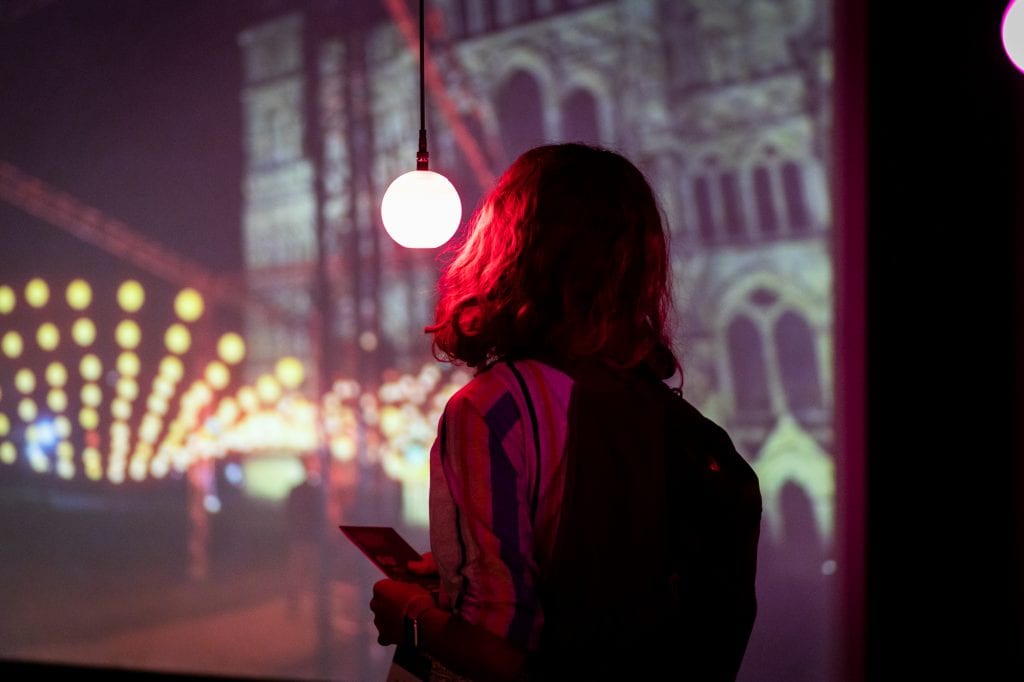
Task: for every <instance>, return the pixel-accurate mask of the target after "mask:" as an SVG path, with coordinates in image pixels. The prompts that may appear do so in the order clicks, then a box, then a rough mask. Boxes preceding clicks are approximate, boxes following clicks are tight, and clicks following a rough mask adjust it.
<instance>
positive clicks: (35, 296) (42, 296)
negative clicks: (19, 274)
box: [25, 277, 50, 308]
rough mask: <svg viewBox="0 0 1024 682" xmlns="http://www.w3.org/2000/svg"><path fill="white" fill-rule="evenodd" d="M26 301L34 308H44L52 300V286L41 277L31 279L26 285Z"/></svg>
mask: <svg viewBox="0 0 1024 682" xmlns="http://www.w3.org/2000/svg"><path fill="white" fill-rule="evenodd" d="M25 300H26V301H28V304H29V305H30V306H32V307H33V308H42V307H43V306H44V305H46V302H47V301H49V300H50V285H48V284H47V283H46V282H45V281H44V280H43V279H41V278H39V277H34V278H32V279H30V280H29V282H28V284H26V285H25Z"/></svg>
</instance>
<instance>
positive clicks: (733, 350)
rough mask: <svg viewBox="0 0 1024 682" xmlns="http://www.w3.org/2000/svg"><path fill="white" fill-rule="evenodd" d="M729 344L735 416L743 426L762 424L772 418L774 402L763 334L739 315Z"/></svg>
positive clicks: (748, 319) (734, 321)
mask: <svg viewBox="0 0 1024 682" xmlns="http://www.w3.org/2000/svg"><path fill="white" fill-rule="evenodd" d="M726 345H727V348H728V353H729V368H730V370H731V374H732V384H733V390H734V394H735V397H736V417H737V419H738V420H739V421H740V422H741V423H747V424H758V423H763V422H764V421H765V420H767V419H770V418H771V416H772V402H771V393H770V391H769V387H768V373H767V370H766V367H765V355H764V344H763V342H762V339H761V334H760V333H759V332H758V330H757V327H756V326H755V325H754V323H753V322H752V321H751V320H750V318H748V317H746V316H744V315H739V316H737V317H736V318H735V319H734V320H733V321H732V322H731V323H730V324H729V328H728V331H727V333H726Z"/></svg>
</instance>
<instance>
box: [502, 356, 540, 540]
mask: <svg viewBox="0 0 1024 682" xmlns="http://www.w3.org/2000/svg"><path fill="white" fill-rule="evenodd" d="M505 364H507V365H508V367H509V369H511V370H512V374H514V375H515V377H516V380H517V381H518V382H519V388H520V390H522V392H523V397H524V398H526V409H528V410H529V411H530V422H531V423H532V425H533V449H534V453H535V454H536V455H537V466H536V467H535V468H534V474H533V499H532V500H530V518H531V519H533V520H534V521H536V519H537V496H538V494H539V492H540V461H541V460H540V427H539V426H538V425H537V412H536V411H535V410H534V409H533V400H532V399H531V398H530V389H528V388H527V387H526V379H524V378H523V375H522V374H520V373H519V370H518V369H516V366H515V365H514V364H512V361H511V360H506V361H505Z"/></svg>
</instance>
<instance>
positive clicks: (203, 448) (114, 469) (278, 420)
mask: <svg viewBox="0 0 1024 682" xmlns="http://www.w3.org/2000/svg"><path fill="white" fill-rule="evenodd" d="M19 291H21V292H22V295H21V297H20V300H19V295H18V293H19ZM96 298H97V294H96V293H95V292H94V289H93V286H92V285H91V284H90V283H89V282H87V281H86V280H85V279H82V278H78V279H74V280H73V281H71V282H70V283H69V284H67V286H66V288H65V290H64V301H65V303H66V306H67V308H66V309H63V308H62V304H61V303H60V302H59V301H58V300H57V299H58V296H55V295H54V294H53V292H52V291H51V285H50V284H49V283H47V282H46V281H45V280H44V279H42V278H34V279H32V280H30V281H28V282H27V283H26V284H24V286H23V287H21V288H16V287H15V286H12V285H10V284H0V325H2V326H0V352H2V356H0V361H2V362H3V363H4V371H3V373H2V374H0V377H3V379H2V380H0V466H2V465H14V464H16V463H17V462H18V461H19V460H22V461H24V462H25V463H27V465H28V466H29V467H30V468H31V469H32V470H33V471H35V472H36V473H39V474H56V475H57V476H59V477H60V478H63V479H74V478H76V477H77V476H79V475H80V474H84V476H85V477H86V478H87V479H88V480H91V481H107V482H109V483H113V484H121V483H124V482H126V481H135V482H142V481H145V480H147V479H150V478H152V479H162V478H165V477H167V476H168V475H170V474H173V473H175V472H177V473H184V472H186V471H187V470H188V469H189V467H190V466H192V465H193V464H195V463H197V462H201V461H208V460H216V459H224V458H227V457H239V458H243V459H244V458H247V457H266V456H286V457H287V456H293V457H294V456H301V455H303V454H308V453H310V452H313V451H315V449H316V446H317V438H318V435H317V434H318V429H317V420H318V419H319V418H321V417H322V418H323V420H324V426H325V429H324V430H325V433H326V436H327V438H328V440H329V449H330V453H331V456H332V457H333V458H334V459H336V460H340V461H351V460H353V459H354V458H355V457H356V455H357V452H358V450H359V447H360V440H361V442H362V447H363V448H364V449H365V452H366V453H367V458H368V460H369V461H371V462H373V463H377V464H379V465H380V466H381V467H383V469H384V471H385V472H386V474H387V475H388V476H389V477H391V478H393V479H397V480H401V481H402V482H403V483H407V484H410V483H412V484H415V485H416V486H419V484H420V483H424V482H425V481H426V476H427V471H428V457H427V453H428V452H429V446H430V443H431V442H432V440H433V437H434V434H435V429H436V424H437V420H438V418H439V417H440V414H441V410H443V408H444V404H445V402H447V399H448V398H449V397H450V396H451V394H452V393H454V392H455V391H456V390H457V389H458V388H459V387H460V386H462V385H463V384H465V383H466V381H468V379H469V376H468V375H467V374H465V373H464V372H461V371H459V370H457V369H448V370H447V371H442V369H441V368H440V367H439V366H438V365H437V364H436V363H435V364H428V365H424V366H423V368H422V369H421V370H420V372H419V373H418V374H416V375H412V374H397V373H396V374H395V376H394V378H392V379H391V380H389V381H385V382H383V383H382V384H381V385H380V386H379V388H377V389H376V390H369V389H368V390H363V389H361V387H360V386H359V384H358V383H357V382H356V381H354V380H352V379H346V378H339V379H337V380H335V381H334V382H333V384H332V385H331V387H330V389H329V390H328V391H327V392H326V393H325V394H324V395H323V396H321V397H320V398H319V399H318V400H316V401H311V400H309V399H308V398H307V397H306V396H305V395H304V394H303V393H302V387H303V384H304V382H305V378H306V375H307V371H306V368H305V367H304V365H303V364H302V362H301V361H300V360H298V359H297V358H294V357H282V358H280V359H278V360H277V362H276V363H275V365H274V369H273V371H272V372H268V373H266V374H263V375H261V376H259V377H258V378H257V379H256V380H255V381H253V382H252V383H248V384H243V385H240V386H237V388H236V385H237V384H239V383H240V382H239V381H238V380H237V377H235V375H236V374H238V368H239V367H240V365H241V363H242V361H243V360H244V358H245V355H246V343H245V341H244V339H243V338H242V336H241V335H240V334H238V333H237V332H233V331H229V332H226V333H222V334H220V336H219V337H218V338H217V340H216V343H215V344H212V345H213V348H210V349H199V350H197V349H195V348H194V345H195V344H194V339H193V336H194V333H193V327H194V325H195V324H196V323H197V322H198V321H199V320H200V318H201V317H202V316H203V313H204V309H205V303H204V300H203V297H202V295H201V294H200V293H199V292H198V291H196V290H195V289H192V288H184V289H181V290H180V291H179V292H178V293H177V295H176V296H175V297H174V300H173V316H168V317H169V318H170V319H169V321H168V322H167V323H166V326H164V327H163V328H162V334H157V335H155V336H154V335H151V334H150V333H149V332H148V331H147V330H146V329H144V328H143V326H142V325H143V324H146V323H145V322H143V320H142V317H141V316H140V315H139V313H140V311H141V310H142V308H143V305H144V304H145V301H146V292H145V290H144V288H143V287H142V285H141V284H140V283H139V282H137V281H135V280H125V281H123V282H122V283H121V284H120V285H119V286H118V287H117V288H116V293H115V294H114V296H113V298H114V299H115V300H116V303H117V307H116V309H114V308H113V306H107V307H108V308H109V309H112V310H116V314H117V317H118V318H119V319H117V320H116V322H113V321H112V322H109V323H106V324H104V323H103V322H102V321H101V323H100V324H97V321H96V319H95V317H96V316H95V315H90V310H94V309H95V308H101V307H102V306H94V305H93V303H94V299H96ZM19 306H23V307H25V308H26V309H27V310H28V311H29V312H30V313H32V314H31V315H29V316H28V317H25V316H21V317H16V316H15V315H14V312H15V310H16V309H17V308H18V307H19ZM69 312H70V315H68V314H67V313H69ZM150 317H152V316H150ZM60 319H66V320H67V322H66V324H65V325H64V327H63V328H62V326H61V325H60V324H58V322H56V321H54V320H60ZM147 319H148V318H147ZM104 334H111V339H109V340H112V341H113V343H112V344H111V343H107V344H103V343H101V341H103V340H104V339H103V338H102V337H103V335H104ZM65 335H66V336H67V339H68V340H67V342H65ZM153 338H156V339H157V342H158V343H159V344H160V348H159V349H156V348H154V347H152V346H149V347H147V346H146V345H145V344H146V343H152V339H153ZM105 349H106V350H105ZM142 350H146V351H147V352H146V353H144V355H145V356H147V357H155V356H158V355H159V356H160V358H159V360H157V361H156V362H155V363H152V364H153V365H154V366H153V367H145V366H144V361H143V359H142V357H141V356H140V351H142ZM156 350H159V352H154V351H156ZM203 358H209V359H208V360H205V361H204V360H203ZM76 370H77V372H76ZM8 377H12V378H13V380H10V381H9V380H8V379H7V378H8ZM147 380H148V381H147ZM143 386H148V388H147V390H146V392H145V393H143V391H142V387H143ZM69 393H70V394H71V395H72V396H74V395H77V400H75V399H74V398H73V397H69ZM75 407H77V412H75V409H74V408H75ZM360 429H362V431H361V432H360ZM0 473H2V468H0ZM407 487H408V486H407Z"/></svg>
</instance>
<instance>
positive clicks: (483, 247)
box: [370, 144, 681, 680]
mask: <svg viewBox="0 0 1024 682" xmlns="http://www.w3.org/2000/svg"><path fill="white" fill-rule="evenodd" d="M438 286H439V300H438V303H437V308H436V318H435V323H434V324H433V325H432V326H430V327H428V328H427V330H426V331H427V332H428V333H430V334H432V335H433V348H434V354H435V356H436V357H437V358H438V359H440V360H444V361H449V362H453V363H462V364H465V365H468V366H469V367H472V368H474V369H475V370H476V373H475V375H474V377H473V379H472V380H471V381H470V382H469V383H468V384H467V385H466V386H464V387H463V388H462V389H461V390H460V391H458V392H457V393H456V394H455V395H454V396H453V397H452V398H451V399H450V401H449V402H448V404H447V406H446V408H445V412H444V415H443V417H442V419H441V423H440V425H439V432H438V438H437V440H436V441H435V443H434V446H433V448H432V451H431V458H430V467H431V480H430V544H431V550H432V551H431V553H429V555H428V556H427V557H426V559H427V560H426V562H425V563H424V565H422V566H419V567H418V568H419V569H420V570H425V571H429V570H433V569H434V567H435V564H436V570H437V572H438V573H439V576H440V582H441V588H440V592H439V594H438V595H437V597H436V599H435V598H434V597H433V596H432V595H431V594H429V593H428V592H426V591H425V590H423V589H422V588H420V587H417V586H414V585H411V584H407V583H401V582H396V581H393V580H382V581H380V582H378V583H377V584H376V585H375V586H374V595H373V599H372V601H371V604H370V607H371V609H372V610H373V612H374V623H375V625H376V626H377V628H378V631H379V638H378V641H379V642H380V643H381V644H385V645H387V644H392V643H399V644H405V645H411V644H412V643H413V642H411V641H410V638H412V639H415V640H416V641H415V644H416V646H417V648H418V649H419V650H421V651H422V652H424V653H426V654H427V655H428V656H429V657H430V658H431V659H433V661H434V672H435V677H444V676H445V675H464V676H467V677H469V678H472V679H481V680H482V679H510V680H512V679H526V678H527V677H532V676H533V673H534V672H536V670H535V666H536V665H537V661H539V660H541V659H540V658H539V657H538V656H537V654H538V652H539V651H541V649H542V644H543V640H544V636H543V634H544V624H545V607H546V605H547V604H548V602H547V600H546V598H545V596H544V586H545V581H546V580H547V578H548V577H549V571H550V568H551V561H552V555H553V552H554V549H555V544H556V542H555V541H556V537H557V531H558V526H559V519H560V512H561V504H562V493H563V488H564V484H565V476H566V464H565V460H564V457H563V455H564V450H565V444H566V438H567V433H566V431H567V426H566V425H567V414H568V409H569V398H570V394H571V393H572V390H573V385H574V379H573V377H574V376H579V375H580V373H581V372H582V371H583V370H585V368H587V367H604V368H608V369H610V370H613V371H615V372H623V371H629V372H632V373H636V372H641V373H644V374H647V375H650V376H651V377H653V378H654V380H666V379H670V378H671V377H672V376H673V375H675V374H676V373H677V372H678V373H679V377H680V380H681V370H680V366H679V362H678V361H677V359H676V356H675V354H674V353H673V351H672V342H671V339H670V336H669V332H668V325H667V316H668V314H669V311H671V310H672V305H671V297H670V286H669V266H668V249H667V235H666V231H665V228H664V225H663V221H662V219H661V214H660V211H659V208H658V205H657V202H656V201H655V197H654V194H653V192H652V191H651V188H650V185H649V184H648V182H647V180H646V179H645V177H644V175H643V174H642V173H641V172H640V171H639V170H638V169H637V168H636V167H635V166H634V165H633V164H632V163H630V162H629V161H628V160H626V159H625V158H623V157H622V156H621V155H619V154H616V153H614V152H612V151H609V150H605V149H600V148H595V147H590V146H585V145H581V144H557V145H546V146H541V147H537V148H535V149H531V150H529V151H527V152H526V153H524V154H523V155H522V156H520V157H519V158H518V159H517V160H516V161H515V162H514V163H513V164H512V165H511V166H510V167H509V169H508V170H507V171H506V172H505V173H504V175H503V176H502V177H501V178H500V179H499V181H498V183H497V186H496V187H495V189H494V190H493V191H492V192H491V193H490V194H489V195H488V196H487V197H486V199H485V200H484V202H483V204H482V206H481V208H480V209H479V211H478V212H477V214H476V215H475V216H474V219H473V220H472V221H471V224H470V229H469V231H468V236H467V238H466V240H465V241H464V242H463V243H462V245H461V246H460V247H459V248H458V250H457V253H456V255H455V257H454V258H453V259H452V260H451V261H450V263H449V264H448V265H447V267H446V268H445V269H444V272H443V273H442V276H441V278H440V280H439V284H438ZM410 625H414V626H415V627H414V629H415V633H410V630H411V629H413V628H411V627H410Z"/></svg>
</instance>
